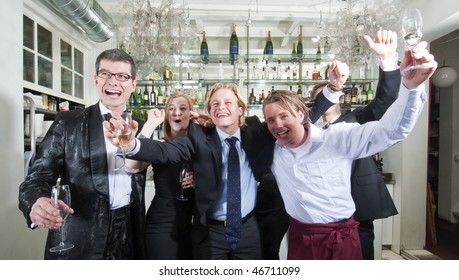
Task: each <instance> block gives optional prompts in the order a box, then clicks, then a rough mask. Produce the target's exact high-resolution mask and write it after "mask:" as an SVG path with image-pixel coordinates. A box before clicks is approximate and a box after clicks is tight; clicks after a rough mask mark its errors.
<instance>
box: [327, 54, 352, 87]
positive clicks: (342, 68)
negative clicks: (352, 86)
mask: <svg viewBox="0 0 459 280" xmlns="http://www.w3.org/2000/svg"><path fill="white" fill-rule="evenodd" d="M348 78H349V66H348V65H347V64H346V63H344V62H340V61H338V60H333V61H332V62H331V63H330V67H329V68H328V79H329V80H330V84H331V85H332V87H333V89H334V90H336V91H338V90H341V89H342V88H343V86H344V84H345V83H346V81H347V79H348Z"/></svg>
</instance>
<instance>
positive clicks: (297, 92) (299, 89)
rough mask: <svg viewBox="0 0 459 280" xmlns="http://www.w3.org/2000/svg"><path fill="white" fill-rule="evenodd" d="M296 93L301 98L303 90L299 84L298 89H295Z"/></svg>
mask: <svg viewBox="0 0 459 280" xmlns="http://www.w3.org/2000/svg"><path fill="white" fill-rule="evenodd" d="M296 94H297V95H298V96H299V97H301V98H303V91H302V90H301V85H298V90H297V91H296Z"/></svg>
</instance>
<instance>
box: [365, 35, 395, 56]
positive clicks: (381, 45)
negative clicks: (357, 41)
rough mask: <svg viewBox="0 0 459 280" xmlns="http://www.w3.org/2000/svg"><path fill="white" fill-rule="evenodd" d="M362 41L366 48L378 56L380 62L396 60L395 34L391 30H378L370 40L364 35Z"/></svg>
mask: <svg viewBox="0 0 459 280" xmlns="http://www.w3.org/2000/svg"><path fill="white" fill-rule="evenodd" d="M363 39H364V40H365V41H366V42H367V44H368V46H369V47H370V48H371V49H372V50H373V51H374V52H375V53H376V54H377V55H378V57H379V59H380V60H389V59H394V60H396V59H397V33H396V32H394V31H391V30H383V29H380V30H379V31H378V32H376V36H375V38H374V39H372V38H371V37H370V36H368V35H365V36H363Z"/></svg>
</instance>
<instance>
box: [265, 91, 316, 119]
mask: <svg viewBox="0 0 459 280" xmlns="http://www.w3.org/2000/svg"><path fill="white" fill-rule="evenodd" d="M276 102H277V103H279V105H280V106H282V107H283V108H285V109H286V110H287V111H289V112H290V114H292V115H294V116H296V115H297V114H298V112H303V114H304V118H303V124H307V123H309V121H310V119H309V109H308V107H306V104H304V101H303V99H302V98H301V97H299V96H298V94H296V93H294V92H293V91H290V90H274V91H271V93H270V94H268V96H267V97H266V98H265V100H264V102H263V114H264V113H265V107H266V105H268V104H272V103H276ZM265 118H266V116H265Z"/></svg>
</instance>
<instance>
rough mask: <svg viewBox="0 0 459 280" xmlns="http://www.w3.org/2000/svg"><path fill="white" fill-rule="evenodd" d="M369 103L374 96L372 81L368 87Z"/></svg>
mask: <svg viewBox="0 0 459 280" xmlns="http://www.w3.org/2000/svg"><path fill="white" fill-rule="evenodd" d="M366 94H367V103H370V102H371V101H372V100H373V98H374V96H373V89H371V83H368V89H367V92H366Z"/></svg>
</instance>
